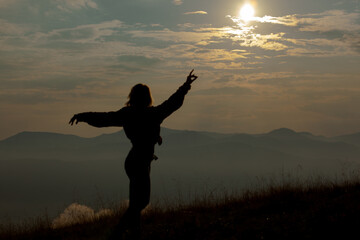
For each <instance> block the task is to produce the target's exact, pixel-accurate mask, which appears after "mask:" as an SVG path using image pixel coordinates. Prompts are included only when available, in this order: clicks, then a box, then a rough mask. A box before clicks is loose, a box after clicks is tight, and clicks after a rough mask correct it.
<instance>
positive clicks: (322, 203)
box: [0, 180, 360, 240]
mask: <svg viewBox="0 0 360 240" xmlns="http://www.w3.org/2000/svg"><path fill="white" fill-rule="evenodd" d="M359 199H360V182H359V181H358V180H356V181H351V182H348V181H345V182H343V183H337V184H336V183H324V182H318V183H317V184H311V185H309V186H306V185H296V184H295V185H294V184H290V185H289V184H283V185H278V186H275V185H269V186H268V187H266V188H263V189H261V190H258V191H247V192H244V193H242V194H238V195H234V194H232V195H227V194H225V193H224V195H222V196H221V197H219V198H213V197H212V196H211V195H208V196H203V198H202V199H198V200H197V201H195V202H192V203H191V204H188V205H181V204H180V205H178V206H177V207H172V208H168V209H167V210H164V209H161V208H157V207H153V208H152V209H150V210H148V211H147V212H146V213H145V214H144V216H143V220H142V225H143V227H142V238H141V239H144V240H145V239H149V240H150V239H158V240H161V239H164V240H165V239H166V240H171V239H174V240H175V239H176V240H182V239H191V240H196V239H199V240H202V239H207V240H215V239H216V240H217V239H219V240H227V239H291V240H293V239H354V236H357V235H358V226H359V224H360V218H359V214H360V205H359V204H358V200H359ZM120 215H121V212H117V213H116V214H115V215H112V216H108V217H102V218H100V219H96V220H93V221H90V222H88V223H83V224H78V225H75V226H70V227H65V228H60V229H54V230H53V229H51V227H50V223H49V222H47V221H46V219H43V221H37V222H34V223H33V225H32V226H29V224H28V225H25V226H23V227H20V228H19V229H16V228H15V227H13V228H12V230H13V231H11V230H10V229H3V230H2V231H0V238H1V239H13V240H17V239H19V240H20V239H37V240H39V239H59V240H60V239H61V240H65V239H79V240H80V239H84V240H85V239H107V237H108V235H109V234H110V232H111V228H112V226H113V225H114V224H115V220H116V219H117V218H118V217H119V216H120ZM5 230H9V231H5ZM124 239H130V238H129V237H128V238H124Z"/></svg>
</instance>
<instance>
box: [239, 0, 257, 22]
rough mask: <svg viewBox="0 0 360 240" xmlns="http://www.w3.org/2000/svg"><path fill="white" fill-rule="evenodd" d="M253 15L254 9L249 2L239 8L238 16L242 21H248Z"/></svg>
mask: <svg viewBox="0 0 360 240" xmlns="http://www.w3.org/2000/svg"><path fill="white" fill-rule="evenodd" d="M254 15H255V9H254V7H253V6H251V4H249V3H247V4H245V5H244V6H243V7H242V8H241V10H240V18H241V19H242V20H244V21H246V22H247V21H250V20H251V18H253V17H254Z"/></svg>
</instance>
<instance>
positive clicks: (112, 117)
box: [69, 109, 124, 127]
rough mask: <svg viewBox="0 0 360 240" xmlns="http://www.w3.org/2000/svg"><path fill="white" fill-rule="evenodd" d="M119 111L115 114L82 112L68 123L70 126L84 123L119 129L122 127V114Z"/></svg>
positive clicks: (121, 111) (121, 110)
mask: <svg viewBox="0 0 360 240" xmlns="http://www.w3.org/2000/svg"><path fill="white" fill-rule="evenodd" d="M123 112H124V110H123V109H120V110H119V111H117V112H84V113H78V114H75V115H74V116H73V117H72V118H71V119H70V121H69V124H70V125H73V124H74V123H75V124H78V122H86V123H87V124H89V125H91V126H94V127H121V126H123V121H124V120H123V118H124V117H123V114H124V113H123Z"/></svg>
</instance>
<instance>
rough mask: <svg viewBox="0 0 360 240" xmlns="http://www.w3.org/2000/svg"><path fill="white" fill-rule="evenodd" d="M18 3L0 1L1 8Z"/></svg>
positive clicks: (13, 0)
mask: <svg viewBox="0 0 360 240" xmlns="http://www.w3.org/2000/svg"><path fill="white" fill-rule="evenodd" d="M16 2H18V0H0V8H5V7H8V6H10V5H11V4H15V3H16Z"/></svg>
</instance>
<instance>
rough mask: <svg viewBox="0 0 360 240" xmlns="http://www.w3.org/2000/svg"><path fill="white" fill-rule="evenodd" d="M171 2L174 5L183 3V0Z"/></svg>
mask: <svg viewBox="0 0 360 240" xmlns="http://www.w3.org/2000/svg"><path fill="white" fill-rule="evenodd" d="M172 2H173V4H175V5H181V4H183V3H184V1H183V0H173V1H172Z"/></svg>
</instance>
